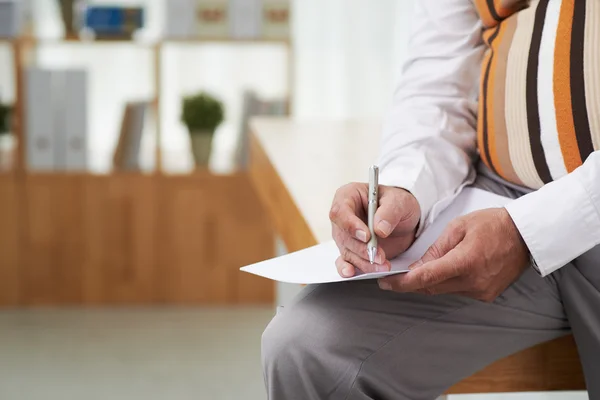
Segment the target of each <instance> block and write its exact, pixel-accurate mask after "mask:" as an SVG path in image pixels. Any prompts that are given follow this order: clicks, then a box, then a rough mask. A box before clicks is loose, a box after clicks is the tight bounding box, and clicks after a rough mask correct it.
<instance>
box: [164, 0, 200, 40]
mask: <svg viewBox="0 0 600 400" xmlns="http://www.w3.org/2000/svg"><path fill="white" fill-rule="evenodd" d="M196 1H197V0H169V1H168V2H165V7H166V10H165V37H166V38H171V39H185V38H191V37H193V36H195V35H196Z"/></svg>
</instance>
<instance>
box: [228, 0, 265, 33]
mask: <svg viewBox="0 0 600 400" xmlns="http://www.w3.org/2000/svg"><path fill="white" fill-rule="evenodd" d="M261 8H262V0H229V32H230V36H231V37H232V38H234V39H256V38H258V37H260V35H261V33H262V32H261V31H262V12H261Z"/></svg>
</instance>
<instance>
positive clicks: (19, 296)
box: [0, 0, 582, 400]
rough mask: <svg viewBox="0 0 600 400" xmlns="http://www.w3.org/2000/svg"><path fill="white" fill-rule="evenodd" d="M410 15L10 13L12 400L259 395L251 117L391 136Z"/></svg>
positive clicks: (400, 4)
mask: <svg viewBox="0 0 600 400" xmlns="http://www.w3.org/2000/svg"><path fill="white" fill-rule="evenodd" d="M415 1H416V0H377V1H373V0H128V1H125V0H109V1H103V0H95V1H92V0H89V1H77V0H75V1H74V0H28V1H26V0H0V306H1V307H2V310H1V311H0V399H1V400H13V399H15V400H23V399H28V400H38V399H40V400H41V399H44V400H48V399H61V400H68V399H81V398H85V399H107V398H110V399H113V400H117V399H157V400H158V399H238V398H243V399H265V398H266V396H265V393H264V389H263V378H262V372H261V368H260V335H261V333H262V331H263V329H264V328H265V326H266V324H267V323H268V322H269V320H270V319H271V317H272V316H273V314H274V310H275V306H276V305H277V304H280V303H282V302H285V301H287V300H286V299H287V298H289V297H290V296H291V295H292V294H293V292H294V291H297V288H293V289H292V290H291V292H292V293H290V290H287V291H284V290H282V289H281V288H276V286H275V285H274V284H273V283H272V282H269V281H266V280H262V279H259V278H253V277H250V276H243V275H242V274H240V273H239V272H238V268H239V267H240V266H243V265H246V264H249V263H252V262H256V261H259V260H263V259H267V258H270V257H273V256H275V255H276V254H281V253H282V252H285V249H284V248H283V246H282V245H281V244H280V243H279V242H278V241H277V238H276V235H275V233H274V229H273V227H272V226H271V223H269V222H268V218H267V216H266V214H265V212H264V210H263V208H262V206H261V204H260V201H259V200H258V198H257V196H256V193H255V192H254V189H253V187H252V185H251V183H250V181H249V180H248V178H247V176H246V173H245V172H246V169H247V163H248V147H249V141H248V134H249V132H248V131H249V129H248V123H249V120H250V119H251V118H253V117H255V116H271V117H276V118H293V119H297V120H348V119H350V120H373V121H379V120H380V118H381V116H382V115H383V114H384V112H385V111H386V108H387V107H388V103H389V102H390V100H391V94H392V92H393V89H394V86H395V82H396V80H397V78H398V77H399V72H400V65H401V63H402V61H403V59H404V58H405V53H406V44H407V35H408V30H409V27H410V19H411V12H412V5H413V4H414V2H415ZM283 292H286V293H287V294H286V293H283ZM558 396H559V397H557V396H556V395H555V396H554V397H552V396H551V395H544V394H531V395H526V396H523V397H522V398H528V399H533V398H535V399H546V398H565V397H564V396H566V395H564V394H561V395H558ZM573 396H574V397H573V398H582V397H581V396H580V397H577V395H573ZM472 397H473V396H471V397H469V396H453V398H472ZM475 397H477V398H479V397H482V396H475ZM501 397H502V398H504V397H506V396H501ZM517 397H518V396H517ZM485 398H500V396H486V397H485Z"/></svg>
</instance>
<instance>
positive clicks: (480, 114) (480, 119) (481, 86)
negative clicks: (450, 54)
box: [477, 50, 492, 167]
mask: <svg viewBox="0 0 600 400" xmlns="http://www.w3.org/2000/svg"><path fill="white" fill-rule="evenodd" d="M491 56H492V52H491V51H490V50H488V51H487V52H486V53H485V57H484V58H483V62H482V64H481V65H482V68H481V71H482V72H481V78H480V84H479V112H478V115H477V144H478V145H479V155H480V157H481V161H483V163H484V164H485V165H487V166H488V167H489V166H490V162H489V161H488V159H487V157H486V156H485V148H484V143H485V142H484V140H483V120H484V118H483V114H484V113H485V112H486V111H487V110H486V109H485V108H484V107H483V106H484V101H483V97H484V93H485V69H486V67H487V65H488V64H489V62H490V57H491ZM488 81H489V80H488Z"/></svg>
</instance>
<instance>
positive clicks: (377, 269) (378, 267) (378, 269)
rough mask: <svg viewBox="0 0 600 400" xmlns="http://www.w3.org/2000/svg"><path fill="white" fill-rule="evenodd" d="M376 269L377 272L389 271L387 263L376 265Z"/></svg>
mask: <svg viewBox="0 0 600 400" xmlns="http://www.w3.org/2000/svg"><path fill="white" fill-rule="evenodd" d="M375 271H377V272H387V271H388V267H386V266H385V265H375Z"/></svg>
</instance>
